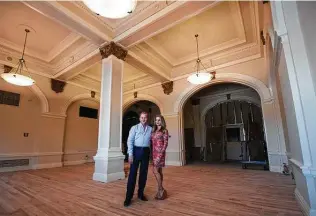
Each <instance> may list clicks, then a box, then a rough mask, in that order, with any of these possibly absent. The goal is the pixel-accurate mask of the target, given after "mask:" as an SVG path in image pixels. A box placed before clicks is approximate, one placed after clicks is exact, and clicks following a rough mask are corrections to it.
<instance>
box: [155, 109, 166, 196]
mask: <svg viewBox="0 0 316 216" xmlns="http://www.w3.org/2000/svg"><path fill="white" fill-rule="evenodd" d="M168 138H169V135H168V130H167V128H166V122H165V119H164V117H163V116H161V115H157V116H156V117H155V124H154V127H153V130H152V135H151V141H152V145H153V146H152V149H153V166H154V167H153V171H154V175H155V177H156V180H157V183H158V192H157V194H156V197H155V198H156V199H158V200H163V199H165V198H166V197H167V191H166V190H165V189H164V188H163V186H162V181H163V174H162V168H163V167H164V166H165V158H166V149H167V146H168Z"/></svg>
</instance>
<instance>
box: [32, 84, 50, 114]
mask: <svg viewBox="0 0 316 216" xmlns="http://www.w3.org/2000/svg"><path fill="white" fill-rule="evenodd" d="M29 88H30V89H31V90H32V92H33V93H34V94H35V95H36V96H37V97H38V99H39V100H40V102H41V107H42V112H43V113H47V112H49V104H48V100H47V97H46V96H45V94H44V93H43V92H42V90H41V89H40V88H39V87H38V86H37V85H36V84H34V85H32V86H31V87H29Z"/></svg>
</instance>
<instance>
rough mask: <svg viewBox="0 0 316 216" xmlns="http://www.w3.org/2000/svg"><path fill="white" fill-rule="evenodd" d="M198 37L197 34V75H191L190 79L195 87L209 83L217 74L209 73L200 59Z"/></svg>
mask: <svg viewBox="0 0 316 216" xmlns="http://www.w3.org/2000/svg"><path fill="white" fill-rule="evenodd" d="M198 37H199V35H198V34H196V35H195V39H196V50H197V60H196V65H195V67H196V73H194V74H191V75H190V76H189V77H188V79H187V80H188V81H189V82H190V83H192V84H194V85H201V84H204V83H207V82H209V81H210V80H212V79H214V78H215V72H208V71H207V70H206V69H205V67H204V65H203V64H202V62H201V59H200V54H199V41H198ZM201 67H202V68H203V70H202V71H201Z"/></svg>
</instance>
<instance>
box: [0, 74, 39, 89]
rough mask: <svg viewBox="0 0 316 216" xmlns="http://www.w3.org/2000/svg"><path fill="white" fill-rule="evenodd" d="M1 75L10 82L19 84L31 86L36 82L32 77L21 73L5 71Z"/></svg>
mask: <svg viewBox="0 0 316 216" xmlns="http://www.w3.org/2000/svg"><path fill="white" fill-rule="evenodd" d="M1 77H2V78H3V79H4V80H5V81H7V82H8V83H11V84H13V85H18V86H31V85H33V84H34V83H35V81H34V80H33V79H32V78H30V77H27V76H24V75H21V74H14V73H3V74H1Z"/></svg>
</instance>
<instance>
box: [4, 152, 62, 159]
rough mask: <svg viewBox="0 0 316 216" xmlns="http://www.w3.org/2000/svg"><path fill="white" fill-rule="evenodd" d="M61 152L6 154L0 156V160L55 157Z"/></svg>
mask: <svg viewBox="0 0 316 216" xmlns="http://www.w3.org/2000/svg"><path fill="white" fill-rule="evenodd" d="M62 154H63V152H29V153H19V152H16V153H6V154H0V158H16V157H19V158H21V157H39V156H55V155H62Z"/></svg>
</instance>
